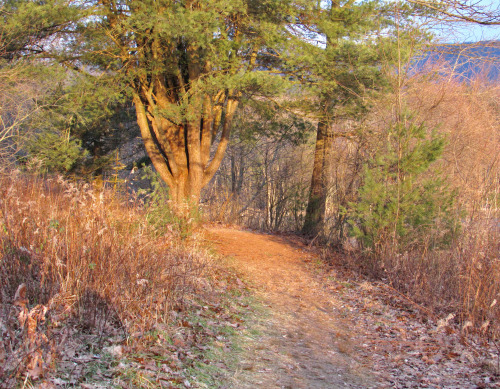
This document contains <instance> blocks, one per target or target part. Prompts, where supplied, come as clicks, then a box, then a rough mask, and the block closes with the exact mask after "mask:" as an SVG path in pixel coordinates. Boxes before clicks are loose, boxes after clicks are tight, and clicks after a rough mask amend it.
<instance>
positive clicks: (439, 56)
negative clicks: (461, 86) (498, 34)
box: [416, 41, 500, 82]
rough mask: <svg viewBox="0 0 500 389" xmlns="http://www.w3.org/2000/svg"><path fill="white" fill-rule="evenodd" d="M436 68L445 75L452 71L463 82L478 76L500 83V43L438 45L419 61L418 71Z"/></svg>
mask: <svg viewBox="0 0 500 389" xmlns="http://www.w3.org/2000/svg"><path fill="white" fill-rule="evenodd" d="M436 66H438V67H441V68H442V69H443V74H449V71H450V70H452V71H453V74H454V76H455V77H457V78H459V79H460V80H462V81H469V80H471V79H474V78H476V76H477V75H481V76H482V77H486V78H487V79H488V80H489V81H492V82H496V81H499V77H500V41H485V42H476V43H461V44H443V45H437V46H434V47H432V48H431V49H430V50H429V51H428V52H427V54H426V55H424V56H423V57H422V58H421V59H419V60H418V61H417V64H416V69H418V70H424V69H426V68H430V67H436Z"/></svg>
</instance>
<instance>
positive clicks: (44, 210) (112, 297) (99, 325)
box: [0, 172, 210, 387]
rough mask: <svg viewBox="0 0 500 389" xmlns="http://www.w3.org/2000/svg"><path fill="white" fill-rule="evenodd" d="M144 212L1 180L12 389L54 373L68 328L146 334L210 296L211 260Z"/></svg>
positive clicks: (0, 319) (35, 182) (4, 362)
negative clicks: (199, 294)
mask: <svg viewBox="0 0 500 389" xmlns="http://www.w3.org/2000/svg"><path fill="white" fill-rule="evenodd" d="M145 213H146V211H145V209H144V207H143V206H142V204H141V202H139V201H138V200H135V199H131V198H130V196H120V195H119V194H118V193H116V192H114V191H111V190H107V189H101V190H96V189H95V188H93V187H92V185H89V184H83V183H74V182H69V181H66V180H63V179H62V178H45V179H44V178H39V177H34V176H28V175H23V174H21V173H18V172H17V173H16V172H4V173H3V174H1V175H0V279H1V280H2V281H1V283H0V333H1V338H0V382H2V384H3V385H4V387H11V386H9V385H13V382H15V381H16V379H19V378H22V377H30V378H34V379H35V378H38V377H40V376H42V375H43V374H44V373H45V372H46V371H48V370H49V369H51V368H52V367H53V366H54V364H55V361H57V359H58V358H59V356H60V355H61V353H63V352H64V348H65V341H66V339H67V338H68V333H74V332H71V331H69V332H68V331H66V330H67V328H69V327H71V328H76V329H77V330H75V331H77V332H79V333H92V334H98V337H99V339H102V338H104V337H105V336H106V334H108V333H113V334H116V333H117V331H118V332H120V333H122V334H123V336H124V337H125V338H126V337H128V336H130V335H131V334H141V333H145V332H147V331H150V330H151V329H154V328H156V327H157V326H159V325H167V324H168V323H169V321H170V320H172V312H173V311H174V309H176V307H178V306H180V305H182V304H183V301H185V298H186V297H188V296H191V295H192V294H194V293H196V291H197V290H200V289H202V288H203V287H205V285H206V280H205V278H204V277H205V276H206V274H207V271H208V269H209V267H208V266H207V264H208V263H209V262H210V256H209V255H208V254H207V253H206V252H204V251H203V250H201V249H200V248H198V247H197V245H196V240H195V239H192V240H191V243H187V242H186V241H184V242H182V243H180V241H179V239H178V237H179V234H178V232H177V231H175V228H173V229H168V228H162V229H161V231H159V230H158V228H157V226H155V225H154V224H151V223H148V221H147V219H146V217H145ZM187 245H190V247H189V248H186V247H187ZM65 331H66V332H65ZM100 343H102V342H100ZM97 346H98V347H99V346H102V344H98V345H97ZM0 386H1V385H0Z"/></svg>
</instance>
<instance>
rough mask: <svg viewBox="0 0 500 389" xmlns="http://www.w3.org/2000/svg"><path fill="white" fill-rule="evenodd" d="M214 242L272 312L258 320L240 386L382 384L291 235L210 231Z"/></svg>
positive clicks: (309, 257)
mask: <svg viewBox="0 0 500 389" xmlns="http://www.w3.org/2000/svg"><path fill="white" fill-rule="evenodd" d="M208 238H209V239H210V240H211V241H213V242H214V244H215V245H216V248H217V251H218V252H219V253H220V254H222V255H224V256H228V257H230V258H233V259H234V266H235V267H236V268H237V270H238V271H239V272H240V273H241V274H242V275H243V277H244V278H245V280H246V281H247V282H249V283H250V284H252V285H253V286H254V287H255V289H256V293H257V295H258V297H259V298H260V299H261V301H262V302H263V303H264V304H265V305H266V306H268V307H269V309H267V310H266V313H267V315H265V317H263V318H261V319H260V320H259V322H258V323H255V328H254V329H257V330H258V333H259V335H258V339H257V340H256V341H255V340H254V341H253V342H250V343H249V345H248V348H247V350H246V351H245V353H244V359H243V360H241V361H240V369H239V370H238V371H237V373H236V374H235V376H234V377H233V383H232V385H231V387H234V388H255V387H259V388H294V389H295V388H370V387H378V386H379V385H377V378H376V377H375V376H374V375H373V374H371V373H370V369H369V368H367V367H366V366H363V365H362V363H360V362H359V359H358V360H355V359H354V358H352V356H351V354H352V353H355V352H356V351H357V350H356V346H355V344H354V343H353V342H352V341H351V340H350V336H349V334H350V323H349V322H348V321H347V320H343V319H342V318H341V317H340V315H339V314H337V313H338V312H339V311H338V309H339V307H340V306H341V302H340V301H337V300H336V299H335V297H334V296H333V295H332V294H331V293H329V292H328V291H326V290H325V289H324V287H322V286H321V285H320V284H319V283H318V280H317V277H315V276H314V274H313V272H314V270H313V268H314V266H312V263H311V262H312V261H314V256H313V255H312V254H311V253H308V252H307V251H306V250H304V247H303V246H301V244H300V242H298V241H293V240H291V239H290V238H286V237H278V236H273V235H265V234H257V233H250V232H246V231H240V230H234V229H226V228H211V229H209V230H208Z"/></svg>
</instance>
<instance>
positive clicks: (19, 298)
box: [14, 283, 28, 308]
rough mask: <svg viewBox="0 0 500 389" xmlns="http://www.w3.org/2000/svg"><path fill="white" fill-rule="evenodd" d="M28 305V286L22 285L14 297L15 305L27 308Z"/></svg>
mask: <svg viewBox="0 0 500 389" xmlns="http://www.w3.org/2000/svg"><path fill="white" fill-rule="evenodd" d="M27 304H28V299H27V298H26V284H24V283H23V284H21V285H19V286H18V288H17V290H16V294H15V296H14V305H17V306H20V307H23V308H24V307H25V306H26V305H27Z"/></svg>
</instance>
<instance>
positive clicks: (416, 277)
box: [364, 215, 500, 339]
mask: <svg viewBox="0 0 500 389" xmlns="http://www.w3.org/2000/svg"><path fill="white" fill-rule="evenodd" d="M430 238H431V237H430ZM499 253H500V226H499V225H498V219H496V218H494V217H492V215H489V217H485V218H482V219H481V220H479V219H477V220H473V221H470V222H468V223H467V225H464V227H463V230H462V232H461V234H460V236H459V237H458V238H457V239H456V240H455V241H454V242H453V243H452V245H451V247H449V248H446V249H440V250H437V249H436V250H432V251H424V250H413V251H411V252H405V253H403V254H401V253H397V252H396V251H395V249H394V247H393V246H392V244H391V243H390V242H387V245H385V246H384V249H383V250H382V251H381V252H380V253H378V254H377V256H376V258H370V259H369V260H367V258H366V257H365V258H364V260H365V261H366V264H367V266H365V270H366V271H367V272H368V273H369V274H371V275H375V277H376V278H383V279H385V280H386V281H387V282H389V283H390V284H391V285H392V286H393V287H395V288H396V289H398V290H400V291H401V292H403V293H405V294H406V295H407V296H409V297H410V298H411V299H413V300H414V301H416V302H418V303H420V304H422V305H424V306H426V307H428V308H430V309H431V310H433V311H434V312H435V313H436V314H437V315H438V316H446V315H447V314H450V313H451V314H453V315H454V316H455V317H456V318H457V319H458V320H459V322H460V323H461V325H462V326H463V328H464V330H466V331H473V332H477V333H480V334H481V335H485V336H487V337H489V338H491V339H500V258H499Z"/></svg>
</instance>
